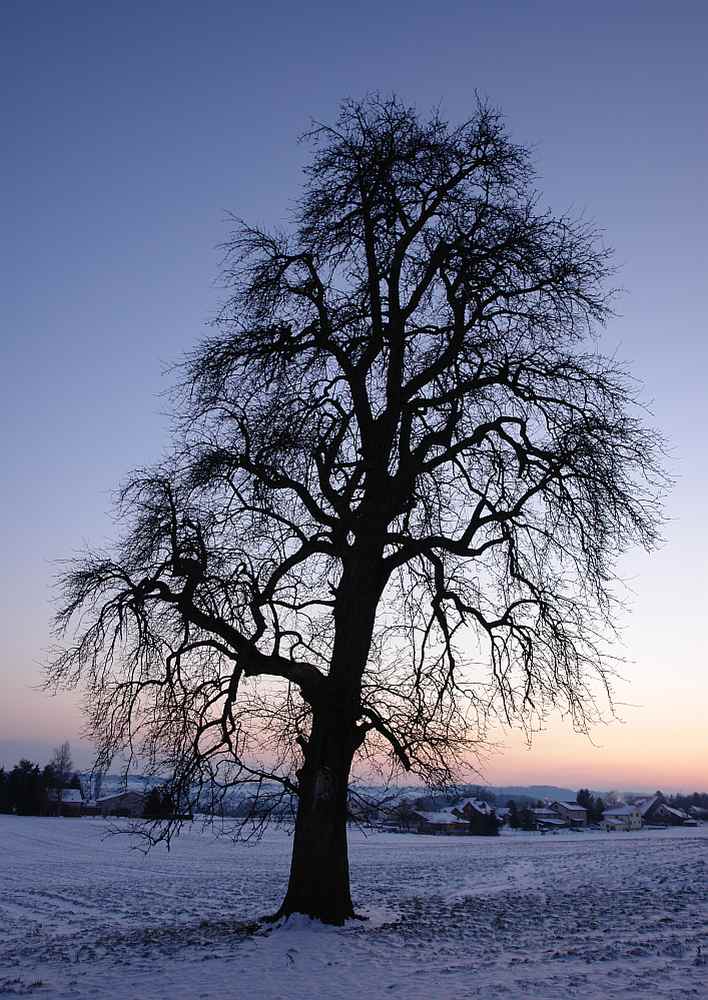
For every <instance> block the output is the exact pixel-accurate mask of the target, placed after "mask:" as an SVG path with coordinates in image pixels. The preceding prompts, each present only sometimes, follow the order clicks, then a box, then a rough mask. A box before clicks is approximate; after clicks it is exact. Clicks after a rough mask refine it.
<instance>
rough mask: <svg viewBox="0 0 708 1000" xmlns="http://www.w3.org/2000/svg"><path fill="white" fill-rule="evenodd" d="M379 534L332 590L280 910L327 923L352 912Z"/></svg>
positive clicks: (364, 545) (366, 542) (377, 591)
mask: <svg viewBox="0 0 708 1000" xmlns="http://www.w3.org/2000/svg"><path fill="white" fill-rule="evenodd" d="M381 537H382V533H381V532H379V535H378V536H376V535H373V536H370V537H367V538H365V540H364V541H363V542H362V543H360V546H359V550H358V551H357V552H356V553H353V554H352V555H351V556H350V559H349V560H348V561H347V564H346V565H345V569H344V572H343V574H342V578H341V580H340V583H339V587H338V588H337V602H336V607H335V612H334V616H335V622H336V633H335V640H334V646H333V650H332V661H331V664H330V672H329V676H328V677H327V682H326V683H327V694H326V695H325V696H322V697H321V699H320V701H319V702H318V703H317V704H315V705H313V706H312V708H313V716H312V729H311V732H310V738H309V739H308V740H307V742H306V743H305V744H304V746H303V752H304V764H303V767H302V769H301V771H300V772H299V773H298V787H299V800H298V810H297V819H296V822H295V840H294V844H293V856H292V861H291V866H290V881H289V883H288V891H287V894H286V896H285V900H284V902H283V905H282V906H281V908H280V910H279V911H278V916H288V915H289V914H291V913H305V914H308V915H309V916H311V917H315V918H317V919H318V920H321V921H323V923H327V924H343V923H344V921H345V920H347V919H349V918H350V917H353V916H354V907H353V905H352V898H351V892H350V888H349V855H348V847H347V794H348V789H349V772H350V770H351V765H352V759H353V757H354V752H355V750H356V749H357V748H358V746H359V745H360V743H361V738H362V734H361V731H360V730H358V728H357V720H358V718H359V715H360V712H361V704H360V697H361V678H362V674H363V671H364V667H365V666H366V661H367V659H368V656H369V649H370V646H371V636H372V632H373V628H374V621H375V619H376V608H377V605H378V600H379V597H380V595H381V588H382V577H381V554H382V551H383V542H382V540H381Z"/></svg>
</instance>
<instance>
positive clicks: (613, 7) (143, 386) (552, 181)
mask: <svg viewBox="0 0 708 1000" xmlns="http://www.w3.org/2000/svg"><path fill="white" fill-rule="evenodd" d="M2 8H3V9H2V14H1V21H2V23H1V25H0V93H1V94H2V95H3V96H2V98H1V99H0V100H2V105H1V109H0V114H1V115H2V136H3V140H4V141H3V155H2V157H0V170H1V171H2V184H1V186H0V199H2V220H3V223H2V233H3V238H2V241H1V243H0V248H1V249H0V253H1V254H2V260H1V261H0V267H1V273H2V281H3V294H2V297H1V305H0V308H1V309H2V326H1V328H0V330H1V354H0V372H1V373H2V395H1V397H0V407H1V408H2V409H1V412H0V434H1V435H2V440H1V445H2V459H3V461H2V467H1V475H2V499H3V516H2V518H1V519H0V551H1V552H2V554H3V559H4V565H5V572H4V599H3V601H2V607H1V608H0V616H1V620H0V692H1V693H0V763H3V762H4V763H5V764H8V763H10V764H11V763H13V762H14V760H15V759H16V756H17V753H18V752H20V751H22V752H27V753H30V754H31V755H33V756H35V757H38V758H41V757H42V755H43V754H44V755H45V756H46V755H47V754H48V750H49V748H50V747H51V746H52V745H54V744H56V743H58V742H60V741H61V740H63V739H65V738H68V739H70V740H71V741H72V743H73V744H74V747H75V751H78V750H79V744H78V738H77V734H78V732H79V730H80V726H81V722H80V716H79V712H78V709H77V707H76V699H75V698H71V697H68V696H62V697H60V698H56V699H49V698H48V697H47V696H45V695H43V694H41V693H39V692H38V691H37V690H36V689H35V686H36V684H37V683H38V681H39V678H40V670H39V666H38V664H39V663H40V661H41V659H42V656H43V651H44V650H45V648H46V646H47V643H48V635H49V630H48V623H49V619H50V614H51V605H50V598H51V580H52V575H53V573H54V571H55V568H56V567H55V561H56V560H58V559H60V558H62V557H66V556H67V555H71V554H72V553H73V552H75V551H76V550H77V548H80V547H81V545H82V544H83V542H84V541H89V540H90V541H92V542H94V543H100V542H102V541H104V540H107V539H108V538H110V534H111V529H112V526H111V522H110V519H109V517H108V512H109V510H110V493H111V490H112V489H113V488H114V487H115V485H116V484H117V483H118V482H119V480H120V479H121V477H122V476H123V475H124V474H125V473H126V472H127V471H128V470H129V469H130V468H131V467H133V466H135V465H139V464H141V463H143V462H148V461H151V460H152V459H154V458H156V457H158V456H159V453H160V450H161V448H162V446H163V444H164V441H165V429H166V420H165V417H164V416H163V414H162V411H163V409H164V403H163V401H162V400H161V399H160V397H159V393H160V392H161V391H163V390H164V389H165V388H166V386H167V385H168V384H169V380H168V379H166V378H165V377H163V375H162V372H163V370H164V368H165V367H166V365H167V364H168V363H170V362H171V361H173V360H174V359H176V358H178V357H179V355H180V354H181V352H182V351H184V350H185V349H187V348H188V347H190V346H191V345H192V344H193V343H194V341H195V339H197V338H198V337H199V336H201V335H202V333H203V332H204V324H205V322H206V321H208V319H209V318H210V316H212V315H213V313H214V311H215V309H216V306H217V304H218V301H219V292H218V289H216V288H215V286H214V279H215V278H216V276H217V274H218V265H219V253H218V251H217V250H216V249H215V245H216V244H217V243H218V242H219V241H220V240H221V239H223V238H224V236H225V234H226V231H227V230H226V225H225V221H224V220H225V215H226V213H227V212H228V211H233V212H234V213H236V214H238V215H242V216H245V217H247V218H248V219H249V220H251V221H254V222H257V223H260V224H263V225H270V224H275V223H278V222H280V221H281V220H283V219H284V217H285V215H286V214H287V212H288V210H289V207H290V206H291V205H292V203H293V200H294V198H295V197H296V196H297V194H298V191H299V185H300V168H301V166H302V164H303V162H304V160H305V157H306V149H305V148H304V147H303V146H298V144H297V142H296V139H297V136H298V135H299V133H301V132H302V131H303V130H304V129H305V128H306V127H307V126H308V124H309V121H310V118H311V117H315V118H320V119H331V118H333V117H334V115H335V114H336V109H337V103H338V101H339V100H340V99H341V98H343V97H347V96H352V97H357V96H361V95H363V94H364V93H365V92H367V91H371V90H380V91H382V92H390V91H392V90H395V91H397V92H398V93H399V94H400V95H401V96H402V97H403V98H404V99H406V100H407V101H410V102H415V103H416V104H417V105H418V106H419V108H420V109H421V110H423V111H426V110H428V109H430V108H431V107H432V106H433V105H435V104H438V103H439V104H441V105H442V108H443V110H444V112H445V113H446V114H447V115H448V116H449V118H450V119H451V120H453V121H454V120H458V119H461V118H463V117H466V116H467V115H468V114H469V112H470V110H471V108H472V107H473V99H474V91H475V89H477V90H479V91H480V93H481V94H483V95H486V96H488V97H489V98H490V99H491V101H492V102H493V103H494V104H496V105H498V106H500V107H501V108H502V110H503V111H504V113H505V115H506V117H507V121H508V124H509V128H510V130H511V133H512V135H513V136H514V138H515V139H516V140H517V141H519V142H521V143H524V144H526V145H530V146H532V147H533V148H534V155H535V160H536V163H537V165H538V168H539V172H540V181H539V186H540V189H541V190H542V192H543V195H544V199H545V200H546V201H547V203H548V204H550V205H551V206H552V207H553V208H554V209H555V210H556V211H563V210H566V209H570V210H571V211H573V212H575V213H584V214H585V215H586V216H587V217H588V218H590V219H593V220H594V221H595V222H597V223H598V224H599V225H600V226H601V227H603V228H604V230H605V231H606V234H607V240H608V242H609V243H610V244H611V245H612V246H614V247H615V250H616V260H617V263H618V264H619V265H620V267H621V274H620V277H619V283H620V284H621V285H622V286H623V288H624V289H626V292H625V294H624V295H623V296H622V298H621V299H620V300H619V302H618V308H619V311H620V313H621V315H620V316H619V317H618V318H617V319H616V320H615V321H614V322H613V323H612V324H611V325H610V327H609V328H608V330H607V333H606V336H605V340H604V347H605V349H606V350H608V351H617V353H618V354H619V355H620V357H622V358H623V359H626V360H627V361H628V362H630V363H631V365H632V367H633V370H634V371H635V373H636V374H637V376H638V377H639V378H640V379H641V380H642V381H643V382H644V384H645V386H646V394H645V395H646V399H647V401H648V402H649V403H650V405H651V409H652V412H653V421H654V423H655V425H656V426H657V427H658V428H659V429H660V430H661V431H662V432H663V433H664V435H665V436H666V438H667V440H668V443H669V452H670V458H669V469H670V471H671V472H672V473H673V474H674V475H675V476H676V479H677V484H676V487H675V489H674V490H673V492H672V495H671V497H670V500H669V504H668V509H667V514H668V517H669V520H668V523H667V525H666V529H665V536H666V543H665V545H664V547H663V548H662V550H661V551H660V552H658V553H656V554H654V555H653V556H651V557H645V556H643V555H634V556H632V557H629V558H627V559H625V560H624V562H623V564H622V567H621V568H622V573H623V576H624V577H625V578H626V579H627V580H628V582H629V584H630V586H631V588H632V591H633V593H634V597H633V601H632V613H631V615H629V616H628V617H627V619H626V631H625V635H624V646H623V648H622V649H620V650H619V652H620V653H621V654H622V655H624V656H626V657H627V659H628V663H627V665H626V667H625V669H624V674H625V676H626V677H627V679H628V683H627V684H625V685H622V686H621V687H620V689H619V691H618V698H619V701H620V702H622V703H623V704H622V705H621V706H620V708H619V712H620V714H621V715H622V717H623V719H624V722H623V723H622V724H613V725H611V726H609V727H606V728H603V729H601V730H599V731H597V732H596V733H595V736H594V739H595V743H596V744H597V745H596V746H593V745H591V744H590V743H589V742H588V741H587V740H584V739H583V738H581V737H578V736H574V735H573V734H572V733H570V732H569V731H568V729H567V728H566V727H565V725H564V723H563V722H562V721H561V720H552V721H551V722H550V724H549V728H548V732H546V733H545V734H543V735H542V736H540V737H539V738H538V739H537V740H536V741H535V744H534V746H533V748H532V750H531V751H527V750H526V749H525V748H524V746H523V741H521V740H520V739H519V738H518V736H517V735H514V734H497V736H498V738H499V739H500V740H502V741H504V742H505V744H506V751H505V752H504V753H500V754H497V755H496V756H495V757H494V758H492V759H491V760H490V761H489V762H488V764H487V767H486V776H487V777H488V779H489V780H490V781H492V782H497V783H501V782H514V783H518V782H535V781H541V780H542V781H549V782H558V783H569V784H571V785H573V786H577V785H579V784H590V785H593V786H595V787H603V788H606V787H625V788H626V787H633V788H650V789H652V788H655V787H657V786H659V787H662V788H667V789H668V788H684V789H689V790H690V789H693V788H694V787H697V786H700V787H703V788H705V787H708V727H707V725H706V716H707V715H708V676H707V671H706V659H707V657H706V653H707V642H706V624H707V622H706V596H707V593H708V587H707V583H708V570H707V568H706V567H707V566H708V533H707V532H706V529H705V525H706V496H707V493H708V447H707V445H706V412H707V409H708V399H707V393H706V378H707V375H706V369H707V366H708V338H707V337H706V319H705V304H706V257H707V254H706V233H708V218H707V212H706V177H707V176H708V155H707V153H708V139H707V135H708V133H707V130H706V125H707V123H706V107H707V106H708V70H707V69H706V56H705V54H706V51H708V8H706V6H705V4H704V3H699V2H682V0H677V2H675V3H673V4H670V5H668V4H666V3H654V2H641V3H639V2H637V3H634V2H623V3H621V4H617V3H616V2H615V3H607V2H596V3H593V4H576V3H568V2H567V0H566V2H563V3H550V2H549V3H544V2H537V3H534V2H531V0H527V2H524V3H510V2H507V3H499V2H488V3H477V2H474V0H468V2H464V3H458V2H448V3H446V4H430V3H420V2H416V0H409V2H406V3H403V2H399V0H396V2H389V3H381V2H376V3H372V2H370V0H364V2H360V3H358V4H356V5H346V6H344V5H342V6H340V5H330V4H321V3H307V2H305V3H299V4H295V3H287V4H285V3H281V2H273V3H270V4H262V3H261V4H255V3H234V2H232V3H224V2H215V0H206V2H201V3H196V2H195V3H180V2H177V0H175V2H150V0H146V2H141V3H136V2H130V0H125V2H122V3H109V2H104V3H94V2H91V3H81V2H76V0H72V2H71V3H54V2H45V3H36V2H33V0H21V2H17V3H13V2H8V0H6V2H5V3H4V4H3V5H2ZM75 756H76V757H77V760H78V761H79V762H80V763H82V764H83V763H86V762H87V760H88V751H86V752H82V751H79V752H76V753H75Z"/></svg>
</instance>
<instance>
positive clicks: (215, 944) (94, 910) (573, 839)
mask: <svg viewBox="0 0 708 1000" xmlns="http://www.w3.org/2000/svg"><path fill="white" fill-rule="evenodd" d="M107 826H108V824H107V823H106V822H105V821H103V820H98V819H83V820H70V819H61V820H60V819H35V818H18V817H13V816H0V997H4V996H11V995H12V996H18V995H19V996H25V995H30V996H37V997H51V998H69V997H71V998H93V997H111V998H119V1000H120V998H126V1000H127V998H131V1000H132V998H136V1000H167V998H172V1000H192V998H195V1000H197V998H203V997H208V998H212V997H214V998H216V997H218V998H220V1000H225V998H228V1000H241V998H244V1000H275V998H283V1000H286V998H287V1000H300V998H305V997H307V998H308V1000H309V998H313V997H322V998H332V1000H354V998H356V1000H362V998H363V1000H375V998H379V997H395V996H401V997H405V998H406V1000H423V998H425V1000H436V998H438V997H441V998H442V997H445V998H449V997H462V996H464V997H485V998H496V997H505V998H519V1000H520V998H524V1000H528V998H530V1000H545V998H549V1000H550V998H571V997H578V998H581V997H582V998H583V1000H589V998H601V997H602V998H614V997H630V996H632V997H637V996H641V997H651V998H669V997H671V998H679V997H681V998H686V997H700V998H708V962H707V961H706V958H708V826H704V827H702V828H699V829H686V830H680V829H679V830H667V831H651V832H649V831H642V832H641V833H636V834H627V833H614V834H599V833H598V834H593V833H585V834H565V835H563V834H560V835H545V836H541V835H539V834H518V835H507V836H502V837H499V838H494V839H480V838H466V837H465V838H442V837H416V836H413V835H396V834H379V833H376V834H372V835H370V836H368V837H365V836H364V835H363V834H362V833H360V832H353V833H352V836H351V860H352V881H353V886H354V893H355V897H356V900H357V902H358V904H359V905H360V907H361V908H362V909H364V910H366V909H367V908H368V910H369V912H370V914H371V919H370V920H369V921H368V922H367V923H355V924H353V925H352V926H350V927H349V926H348V927H346V928H344V929H341V930H337V929H322V928H321V927H317V926H316V925H308V923H307V922H305V921H295V922H294V923H291V925H289V926H288V925H286V926H285V927H282V928H278V929H276V930H273V931H270V932H264V931H262V930H261V931H257V932H256V933H255V934H254V933H252V932H251V931H250V930H248V929H247V928H246V927H245V926H244V925H245V923H246V922H248V921H250V920H253V919H254V918H257V917H258V916H260V915H261V914H263V913H267V912H269V911H271V910H273V909H275V908H276V907H277V904H278V902H279V900H280V895H281V893H282V891H283V887H284V885H285V880H286V876H287V867H288V855H289V848H290V840H289V837H288V836H287V834H286V833H285V832H283V831H278V830H272V831H270V832H269V833H268V834H266V837H265V839H264V840H263V841H261V842H260V843H259V844H257V845H255V846H249V845H236V846H235V845H233V844H232V843H231V841H230V840H229V839H228V838H222V839H216V840H215V839H213V838H212V836H210V835H208V834H204V833H202V832H201V829H200V828H198V827H196V826H195V827H194V828H193V829H191V830H189V831H188V832H187V833H186V834H184V835H183V836H182V837H181V838H180V839H179V840H178V841H177V842H176V843H175V844H174V845H173V848H172V850H171V852H170V853H169V854H168V853H167V852H166V851H165V850H164V849H156V850H154V851H153V852H152V853H150V854H149V855H148V856H147V857H144V856H143V855H142V854H141V853H139V852H137V851H135V850H131V849H130V848H129V845H128V842H127V839H126V837H123V836H119V837H108V838H106V836H105V835H106V831H107Z"/></svg>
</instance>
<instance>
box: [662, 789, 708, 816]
mask: <svg viewBox="0 0 708 1000" xmlns="http://www.w3.org/2000/svg"><path fill="white" fill-rule="evenodd" d="M657 795H661V792H657ZM662 798H663V799H664V801H665V802H666V803H667V804H668V805H670V806H672V807H673V808H674V809H683V810H684V812H688V810H689V809H691V808H693V809H705V810H708V792H692V793H691V794H690V795H681V794H680V793H679V794H677V795H664V796H662Z"/></svg>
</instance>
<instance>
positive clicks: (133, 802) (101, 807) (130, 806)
mask: <svg viewBox="0 0 708 1000" xmlns="http://www.w3.org/2000/svg"><path fill="white" fill-rule="evenodd" d="M94 806H95V812H96V814H98V815H99V816H132V817H141V816H142V815H143V808H144V806H145V796H144V795H142V794H141V793H140V792H117V793H116V794H115V795H104V796H102V798H100V799H95V800H94Z"/></svg>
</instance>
